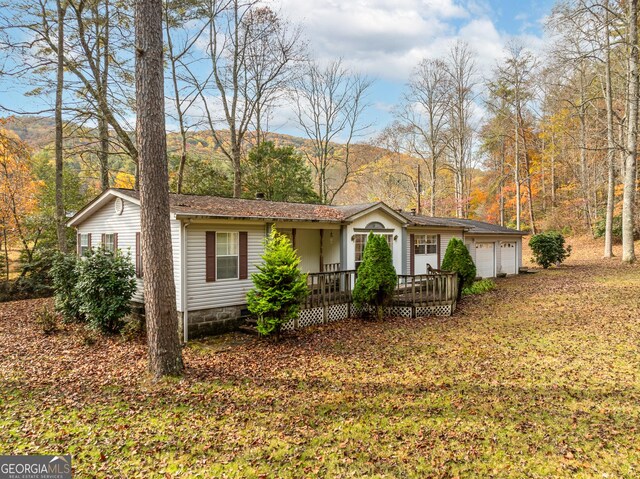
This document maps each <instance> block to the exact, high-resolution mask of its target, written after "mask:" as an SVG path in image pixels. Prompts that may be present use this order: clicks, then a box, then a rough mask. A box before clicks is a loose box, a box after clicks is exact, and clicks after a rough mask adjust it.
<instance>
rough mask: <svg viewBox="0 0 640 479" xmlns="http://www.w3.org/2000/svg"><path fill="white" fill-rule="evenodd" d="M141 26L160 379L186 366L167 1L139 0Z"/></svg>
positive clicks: (143, 162) (149, 243)
mask: <svg viewBox="0 0 640 479" xmlns="http://www.w3.org/2000/svg"><path fill="white" fill-rule="evenodd" d="M135 30H136V35H135V47H136V113H137V128H136V133H137V141H138V151H139V158H140V208H141V230H142V251H143V254H142V267H143V271H144V306H145V316H146V322H147V338H148V342H149V370H150V372H151V374H152V375H153V376H154V377H155V378H159V377H162V376H167V375H178V374H180V373H181V372H182V369H183V363H182V351H181V348H180V339H179V337H178V317H177V312H176V287H175V283H174V281H173V278H174V276H173V260H172V258H173V255H172V248H171V227H170V224H169V214H170V212H169V172H168V167H167V142H166V132H165V113H164V71H163V62H162V50H163V42H162V0H138V1H137V3H136V12H135Z"/></svg>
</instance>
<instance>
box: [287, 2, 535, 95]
mask: <svg viewBox="0 0 640 479" xmlns="http://www.w3.org/2000/svg"><path fill="white" fill-rule="evenodd" d="M275 1H276V4H277V5H280V7H281V12H282V13H283V14H284V15H285V16H287V17H289V18H290V19H291V20H293V21H295V22H298V23H301V24H302V25H303V31H304V33H305V35H306V36H307V38H308V39H309V44H310V47H311V50H312V54H313V55H314V57H315V58H316V59H318V60H319V61H321V62H327V61H330V60H333V59H336V58H343V60H344V63H345V65H346V66H348V67H351V68H352V69H355V70H358V71H361V72H364V73H367V74H370V75H373V76H376V77H380V78H383V79H385V80H389V81H391V82H403V83H404V82H405V81H406V80H407V78H408V77H409V75H410V73H411V71H412V69H413V68H414V67H415V65H416V64H417V63H418V62H419V61H420V60H421V59H422V58H425V57H428V58H435V57H441V56H443V55H446V53H447V51H448V50H449V49H450V47H451V46H452V45H453V44H454V43H455V42H456V41H457V40H458V39H462V40H464V41H466V42H467V43H469V45H470V46H471V47H472V48H473V50H474V51H475V52H476V53H477V58H476V62H477V65H478V68H479V70H480V72H481V73H482V74H483V75H488V74H489V73H490V71H491V69H492V68H493V67H494V66H495V63H496V61H497V60H498V59H500V58H501V57H502V55H503V49H504V45H505V44H506V43H507V42H508V41H509V40H510V39H512V38H514V37H513V36H512V35H509V34H506V33H504V32H501V31H499V29H498V28H497V27H496V24H495V23H494V21H493V20H492V18H494V16H492V10H491V7H490V5H489V4H488V2H487V0H395V1H392V0H341V1H340V0H305V1H300V0H280V1H279V2H278V0H275ZM514 20H515V19H514ZM517 37H518V38H522V40H523V43H524V44H525V45H527V46H529V47H530V48H531V49H532V50H533V51H534V52H541V51H542V41H541V39H540V38H538V37H536V36H535V35H533V34H530V33H526V32H525V31H522V32H521V33H520V34H519V35H518V36H517Z"/></svg>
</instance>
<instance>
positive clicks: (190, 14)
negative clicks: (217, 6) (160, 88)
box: [164, 0, 208, 193]
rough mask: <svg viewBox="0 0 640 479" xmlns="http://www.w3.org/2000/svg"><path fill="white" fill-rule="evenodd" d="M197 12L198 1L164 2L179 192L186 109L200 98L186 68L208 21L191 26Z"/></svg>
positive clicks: (184, 145) (179, 190) (183, 159)
mask: <svg viewBox="0 0 640 479" xmlns="http://www.w3.org/2000/svg"><path fill="white" fill-rule="evenodd" d="M198 13H199V4H198V3H197V2H194V1H192V0H165V2H164V26H165V36H166V42H167V57H168V58H167V59H168V62H169V76H170V80H171V88H172V92H173V101H174V105H175V116H176V119H177V121H178V128H179V133H180V163H179V165H178V179H177V182H176V183H177V187H176V190H177V192H178V193H182V185H183V181H184V176H185V166H186V163H187V131H188V129H189V125H188V124H187V118H188V113H189V110H190V109H191V108H192V107H193V105H194V103H195V101H196V100H197V99H198V98H199V97H198V94H197V89H194V88H193V87H192V86H191V85H190V84H189V82H188V77H187V76H186V71H185V68H186V69H188V68H189V66H190V64H191V62H193V61H195V60H194V59H193V57H192V55H191V53H192V49H193V47H194V46H195V45H196V43H197V41H198V39H200V37H201V35H202V33H203V32H204V31H205V30H206V28H207V25H208V24H207V23H206V22H204V23H200V24H198V26H197V28H194V29H193V28H190V27H189V26H188V25H189V24H190V22H191V21H195V20H197V18H198ZM185 80H187V81H185Z"/></svg>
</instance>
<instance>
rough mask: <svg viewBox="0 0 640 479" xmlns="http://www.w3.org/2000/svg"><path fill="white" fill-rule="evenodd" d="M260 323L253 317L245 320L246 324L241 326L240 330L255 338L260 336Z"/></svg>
mask: <svg viewBox="0 0 640 479" xmlns="http://www.w3.org/2000/svg"><path fill="white" fill-rule="evenodd" d="M257 324H258V321H257V320H256V319H255V318H252V317H246V318H244V324H242V325H240V327H239V328H238V329H239V330H240V332H241V333H245V334H251V335H254V336H258V328H257V327H256V326H257Z"/></svg>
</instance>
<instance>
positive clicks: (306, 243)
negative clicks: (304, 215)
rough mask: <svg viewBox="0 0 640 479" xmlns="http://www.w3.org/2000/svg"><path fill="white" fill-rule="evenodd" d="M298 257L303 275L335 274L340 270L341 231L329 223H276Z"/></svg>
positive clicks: (338, 226)
mask: <svg viewBox="0 0 640 479" xmlns="http://www.w3.org/2000/svg"><path fill="white" fill-rule="evenodd" d="M275 227H276V228H277V230H278V231H279V232H280V233H282V234H284V235H286V236H287V237H288V238H289V239H290V240H291V244H292V245H293V247H294V249H295V250H296V251H297V253H298V256H300V269H301V271H302V272H303V273H323V272H335V271H338V270H340V269H341V229H340V225H335V224H330V223H313V224H309V223H302V224H296V223H285V222H282V223H276V225H275Z"/></svg>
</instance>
